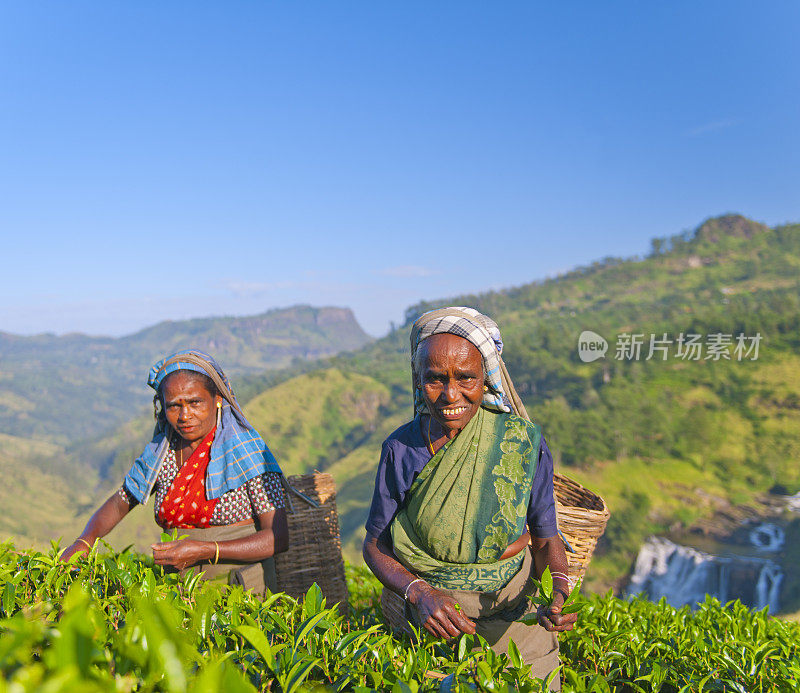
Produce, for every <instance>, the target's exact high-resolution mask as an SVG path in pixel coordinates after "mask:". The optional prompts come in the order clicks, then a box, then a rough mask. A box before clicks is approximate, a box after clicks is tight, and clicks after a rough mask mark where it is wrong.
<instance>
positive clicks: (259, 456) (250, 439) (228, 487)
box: [125, 349, 281, 503]
mask: <svg viewBox="0 0 800 693" xmlns="http://www.w3.org/2000/svg"><path fill="white" fill-rule="evenodd" d="M180 370H187V371H195V372H197V373H202V374H203V375H206V376H208V377H209V378H211V380H212V381H213V382H214V385H215V386H216V388H217V390H218V391H219V394H220V395H221V396H222V399H223V402H222V408H221V410H220V418H219V423H218V425H217V431H216V433H215V434H214V442H213V443H212V445H211V456H210V459H209V462H208V470H207V472H206V494H207V495H208V498H209V499H212V498H219V497H220V496H222V494H224V493H227V492H228V491H232V490H234V489H236V488H239V486H241V485H242V484H244V483H246V482H247V481H249V480H250V479H253V478H254V477H257V476H260V475H261V474H264V473H265V472H277V473H281V469H280V467H279V466H278V463H277V462H276V461H275V457H274V456H273V455H272V453H271V452H270V451H269V448H268V447H267V445H266V443H264V441H263V439H262V438H261V436H260V435H259V434H258V432H257V431H256V430H255V429H254V428H253V427H252V426H251V425H250V423H249V422H248V420H247V419H246V418H245V415H244V413H243V412H242V410H241V408H240V407H239V403H238V402H237V401H236V397H235V395H234V394H233V390H232V389H231V386H230V383H229V382H228V379H227V378H226V377H225V373H223V371H222V368H220V367H219V364H218V363H217V362H216V361H214V359H213V358H211V357H210V356H209V355H208V354H205V353H203V352H202V351H199V350H197V349H187V350H185V351H178V352H176V353H174V354H172V356H170V357H169V358H166V359H163V360H161V361H159V362H158V363H156V364H155V365H154V366H153V367H152V368H151V369H150V376H149V378H148V379H147V384H148V385H149V386H150V387H152V388H153V389H154V390H155V391H156V392H158V391H159V388H160V387H161V383H162V382H163V381H164V378H166V377H167V376H168V375H169V374H170V373H174V372H175V371H180ZM169 433H170V427H169V424H167V422H166V419H165V418H164V416H163V415H159V416H158V417H157V418H156V427H155V430H154V431H153V439H152V440H151V441H150V442H149V443H148V444H147V446H146V447H145V449H144V451H143V452H142V454H141V455H140V456H139V457H138V458H137V459H136V461H135V462H134V463H133V467H131V470H130V471H129V472H128V474H127V476H126V477H125V488H127V489H128V491H129V492H130V493H131V495H133V496H134V497H135V498H136V500H138V501H139V502H140V503H145V502H146V501H147V498H148V496H149V495H150V492H151V490H152V489H153V485H154V484H155V481H156V477H157V476H158V471H159V468H160V467H161V463H162V462H163V460H164V457H165V456H166V454H167V452H168V451H169Z"/></svg>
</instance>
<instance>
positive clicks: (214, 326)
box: [0, 306, 370, 444]
mask: <svg viewBox="0 0 800 693" xmlns="http://www.w3.org/2000/svg"><path fill="white" fill-rule="evenodd" d="M369 341H370V337H369V336H368V335H367V334H366V333H365V332H364V331H363V330H362V329H361V326H360V325H359V324H358V323H357V322H356V319H355V317H354V316H353V313H352V312H351V311H350V310H349V309H347V308H312V307H310V306H297V307H293V308H287V309H281V310H271V311H268V312H266V313H263V314H261V315H255V316H251V317H243V318H232V317H221V318H200V319H195V320H181V321H168V322H162V323H159V324H157V325H154V326H153V327H149V328H147V329H144V330H141V331H139V332H136V333H135V334H132V335H129V336H126V337H120V338H116V339H114V338H109V337H89V336H86V335H81V334H68V335H64V336H60V337H57V336H55V335H50V334H43V335H36V336H32V337H22V336H18V335H13V334H8V333H4V332H0V421H2V425H0V432H2V433H6V434H9V435H15V436H19V437H24V438H35V439H39V440H44V441H50V442H54V443H58V444H65V443H70V442H73V441H77V440H81V439H85V438H90V437H94V436H97V435H100V434H102V433H104V432H107V431H110V430H111V429H112V428H113V427H114V426H116V425H118V424H121V423H122V422H124V421H127V420H128V419H130V418H131V417H132V416H133V415H134V414H135V413H136V411H137V410H139V409H141V408H142V407H144V406H145V405H146V404H147V403H148V402H149V401H150V399H151V397H152V393H149V392H148V388H147V386H146V384H145V383H146V379H147V373H148V370H149V368H150V366H151V365H152V364H153V363H154V362H155V361H157V360H158V359H160V358H163V357H164V356H165V355H167V354H169V353H171V352H173V351H176V350H178V349H185V348H189V347H197V348H200V349H202V350H204V351H207V352H209V353H211V354H212V355H214V357H215V358H216V359H217V360H218V361H219V362H220V363H221V364H222V365H223V367H224V368H225V370H226V372H227V373H229V374H231V375H233V376H242V375H244V374H254V373H261V372H263V371H265V370H267V369H274V368H281V367H285V366H287V365H289V364H290V363H291V362H292V361H293V360H297V359H318V358H320V357H325V356H331V355H333V354H337V353H339V352H342V351H348V350H351V349H357V348H359V347H362V346H364V345H365V344H366V343H368V342H369Z"/></svg>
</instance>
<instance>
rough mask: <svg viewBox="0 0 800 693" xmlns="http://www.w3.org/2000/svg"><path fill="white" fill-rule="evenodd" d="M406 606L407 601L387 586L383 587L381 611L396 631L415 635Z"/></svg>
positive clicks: (391, 627)
mask: <svg viewBox="0 0 800 693" xmlns="http://www.w3.org/2000/svg"><path fill="white" fill-rule="evenodd" d="M405 608H406V603H405V602H404V601H403V598H402V597H400V596H399V595H397V594H395V593H394V592H392V590H390V589H387V588H386V587H384V588H383V590H382V591H381V611H382V612H383V617H384V618H385V619H386V623H387V624H388V626H389V628H390V629H391V630H392V631H393V632H395V633H405V634H406V635H413V634H414V631H413V630H411V626H410V625H409V623H408V620H407V619H406V611H405Z"/></svg>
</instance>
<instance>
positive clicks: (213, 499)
mask: <svg viewBox="0 0 800 693" xmlns="http://www.w3.org/2000/svg"><path fill="white" fill-rule="evenodd" d="M148 383H149V384H150V385H151V387H153V389H155V390H156V397H155V398H154V404H156V405H157V404H160V410H159V408H158V407H157V416H156V419H157V423H156V430H155V431H154V436H153V440H152V441H151V443H150V444H149V445H148V447H147V448H145V451H144V452H143V453H142V455H141V456H140V457H139V458H138V459H137V460H136V462H135V463H134V465H133V467H132V469H131V471H130V472H129V473H128V475H127V476H126V477H125V481H124V483H123V484H122V486H121V487H120V489H119V491H117V492H116V493H115V494H114V495H112V496H111V497H110V498H109V499H108V500H107V501H106V502H105V503H104V504H103V505H102V506H101V507H100V509H99V510H98V511H97V512H96V513H95V514H94V515H93V516H92V518H91V519H90V520H89V522H88V523H87V525H86V527H85V529H84V530H83V532H82V533H81V535H80V536H79V537H78V538H77V539H76V540H75V542H73V544H72V545H71V546H69V547H68V548H67V549H66V551H65V552H64V554H63V557H62V558H63V559H64V560H67V559H68V558H69V557H70V556H72V555H73V554H75V553H76V552H87V551H89V549H90V548H91V547H92V546H93V545H94V543H95V541H96V540H97V539H98V538H100V537H103V536H105V535H106V534H107V533H108V532H110V531H111V530H112V529H113V528H114V527H115V526H116V525H117V523H119V521H120V520H122V518H123V517H125V515H127V514H128V512H129V511H130V509H131V508H132V507H134V506H135V505H137V504H139V503H141V502H146V500H147V497H148V496H150V495H155V517H156V522H157V523H158V524H159V525H160V526H161V527H162V528H163V529H165V530H168V531H169V530H172V529H174V528H178V530H179V531H178V533H179V534H181V535H188V536H187V538H185V539H182V540H180V541H172V542H163V543H157V544H153V545H152V550H153V558H154V561H155V563H156V564H157V565H163V566H168V567H172V568H174V569H178V570H182V569H186V568H188V567H190V566H199V567H200V568H201V570H203V571H204V573H205V578H206V579H209V578H216V577H219V576H223V575H228V576H229V580H230V581H231V582H238V583H241V584H244V585H245V587H247V588H250V587H252V588H253V589H256V590H262V589H263V586H264V585H266V586H270V587H272V588H274V587H275V585H274V568H273V566H272V561H271V560H269V559H271V557H272V556H273V555H274V554H276V553H279V552H281V551H285V550H286V549H287V548H288V530H287V523H286V512H285V510H284V494H283V487H282V474H281V471H280V468H279V467H278V465H277V463H276V462H275V460H274V458H273V457H272V454H271V453H270V452H269V449H268V448H267V447H266V445H265V444H264V442H263V440H262V439H261V437H260V436H259V435H258V433H257V432H256V431H255V430H254V429H253V428H252V427H251V426H250V424H249V423H248V422H247V419H246V418H245V417H244V414H243V413H242V411H241V409H240V408H239V405H238V403H237V402H236V398H235V396H234V394H233V392H232V390H231V388H230V385H229V383H228V380H227V378H226V377H225V375H224V373H223V372H222V370H221V369H220V367H219V366H218V365H217V364H216V362H214V360H213V359H212V358H211V357H210V356H207V355H206V354H203V353H202V352H199V351H196V350H191V351H187V352H178V353H177V354H174V355H173V356H171V357H170V358H168V359H166V360H164V361H161V362H159V363H157V364H156V365H155V366H154V367H153V369H152V370H151V373H150V379H149V381H148Z"/></svg>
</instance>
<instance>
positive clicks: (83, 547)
mask: <svg viewBox="0 0 800 693" xmlns="http://www.w3.org/2000/svg"><path fill="white" fill-rule="evenodd" d="M76 553H89V545H88V544H87V543H86V542H85V541H81V540H80V539H76V540H75V541H73V542H72V543H71V544H70V545H69V546H68V547H67V548H66V549H64V551H63V553H62V554H61V556H60V559H61V560H62V561H64V562H66V561H68V560H69V559H70V558H72V557H73V556H74V555H75V554H76Z"/></svg>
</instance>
